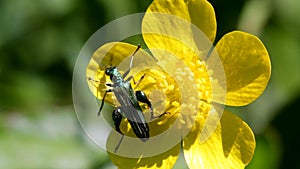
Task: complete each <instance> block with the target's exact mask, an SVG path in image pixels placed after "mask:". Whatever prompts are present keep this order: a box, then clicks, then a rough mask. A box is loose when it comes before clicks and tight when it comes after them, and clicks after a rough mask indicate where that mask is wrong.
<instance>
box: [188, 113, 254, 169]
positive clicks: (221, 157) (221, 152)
mask: <svg viewBox="0 0 300 169" xmlns="http://www.w3.org/2000/svg"><path fill="white" fill-rule="evenodd" d="M201 123H202V122H201V121H200V120H199V121H197V124H196V125H195V127H194V129H193V130H192V131H191V132H190V133H189V134H188V135H187V136H186V137H185V138H184V141H183V148H184V156H185V159H186V161H187V164H188V166H189V167H190V168H191V169H199V168H203V169H204V168H213V169H214V168H226V169H239V168H244V167H245V166H246V165H247V164H248V163H249V162H250V160H251V159H252V156H253V154H254V149H255V139H254V135H253V133H252V130H251V129H250V127H249V126H248V125H247V124H246V123H245V122H244V121H243V120H241V119H240V118H238V117H237V116H235V115H233V114H232V113H230V112H227V111H225V112H224V113H223V116H222V118H221V121H220V123H219V125H218V126H217V128H216V130H215V132H214V133H213V134H212V135H211V137H210V138H209V139H208V140H206V141H205V142H201V141H200V140H201V138H200V137H201V133H200V129H201V128H202V126H201V125H202V124H201Z"/></svg>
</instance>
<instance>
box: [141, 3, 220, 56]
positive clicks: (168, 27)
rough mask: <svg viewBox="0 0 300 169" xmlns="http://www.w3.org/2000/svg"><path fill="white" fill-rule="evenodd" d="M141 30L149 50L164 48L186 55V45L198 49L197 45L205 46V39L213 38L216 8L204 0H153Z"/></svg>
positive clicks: (211, 40) (211, 39)
mask: <svg viewBox="0 0 300 169" xmlns="http://www.w3.org/2000/svg"><path fill="white" fill-rule="evenodd" d="M192 24H193V25H192ZM142 33H143V38H144V40H145V42H146V44H147V46H148V47H149V48H150V49H152V48H153V49H163V50H167V51H169V52H172V53H174V54H175V55H178V53H180V54H185V53H186V50H187V49H186V47H188V48H190V49H192V50H194V52H198V51H197V46H198V47H199V46H201V47H200V48H201V49H202V48H204V47H203V44H202V41H203V40H205V41H209V42H213V41H214V38H215V34H216V20H215V13H214V9H213V7H212V6H211V5H210V4H209V2H207V1H205V0H197V1H196V0H188V1H184V0H164V1H161V0H154V1H153V2H152V4H151V5H150V6H149V7H148V9H147V11H146V14H145V16H144V19H143V22H142ZM205 46H207V44H205ZM208 49H209V47H208ZM186 54H187V55H188V54H189V53H186Z"/></svg>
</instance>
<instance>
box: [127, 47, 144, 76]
mask: <svg viewBox="0 0 300 169" xmlns="http://www.w3.org/2000/svg"><path fill="white" fill-rule="evenodd" d="M140 48H141V45H140V44H138V47H137V48H136V50H135V51H134V52H133V53H132V55H131V59H130V63H129V69H128V70H127V71H126V72H125V73H124V74H123V76H122V78H123V79H125V77H126V76H127V75H128V73H129V72H130V69H131V68H132V62H133V57H134V55H135V53H136V52H137V51H138V50H139V49H140Z"/></svg>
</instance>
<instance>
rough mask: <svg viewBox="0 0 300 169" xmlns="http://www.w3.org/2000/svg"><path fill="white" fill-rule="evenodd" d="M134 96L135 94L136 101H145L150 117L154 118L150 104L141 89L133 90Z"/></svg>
mask: <svg viewBox="0 0 300 169" xmlns="http://www.w3.org/2000/svg"><path fill="white" fill-rule="evenodd" d="M135 96H136V98H137V100H138V101H140V102H143V103H146V104H147V105H148V107H149V109H150V113H151V119H153V118H154V114H153V108H152V104H151V102H150V101H149V100H148V98H147V96H146V94H145V93H144V92H143V91H140V90H138V91H136V92H135Z"/></svg>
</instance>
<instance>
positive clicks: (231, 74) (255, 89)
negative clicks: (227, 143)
mask: <svg viewBox="0 0 300 169" xmlns="http://www.w3.org/2000/svg"><path fill="white" fill-rule="evenodd" d="M215 49H216V51H217V52H218V54H219V57H220V59H221V62H222V64H223V68H224V72H225V75H226V91H227V92H226V101H225V104H226V105H230V106H243V105H247V104H249V103H251V102H252V101H254V100H255V99H257V98H258V97H259V96H260V95H261V94H262V92H263V91H264V90H265V88H266V86H267V84H268V81H269V79H270V75H271V63H270V58H269V54H268V52H267V50H266V48H265V46H264V45H263V43H262V42H261V41H260V40H259V39H258V38H257V37H256V36H254V35H251V34H248V33H245V32H241V31H234V32H230V33H228V34H226V35H225V36H223V38H222V39H221V40H220V41H219V42H218V43H217V45H216V48H215ZM214 101H215V102H219V103H223V102H220V101H218V100H214Z"/></svg>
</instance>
